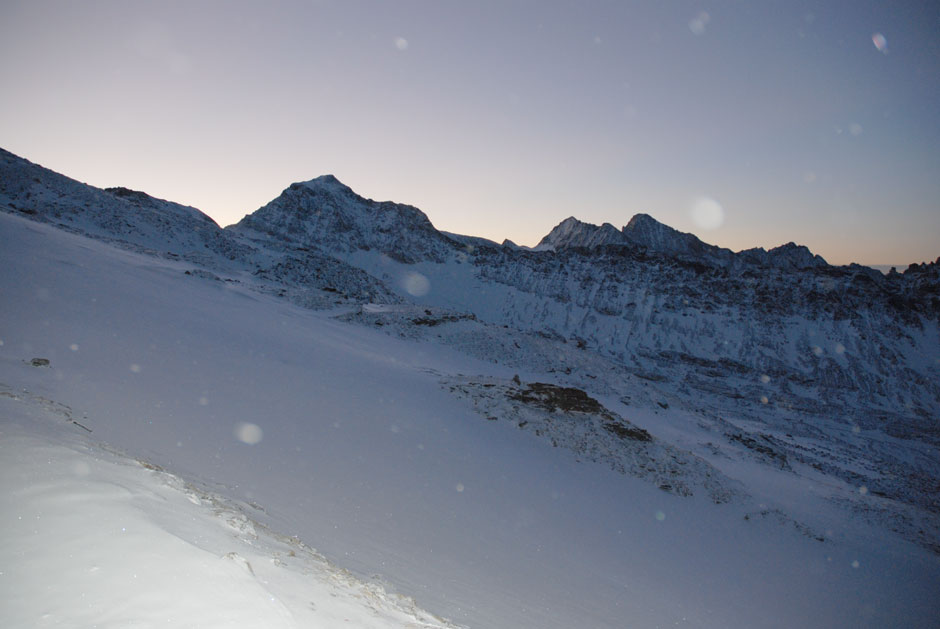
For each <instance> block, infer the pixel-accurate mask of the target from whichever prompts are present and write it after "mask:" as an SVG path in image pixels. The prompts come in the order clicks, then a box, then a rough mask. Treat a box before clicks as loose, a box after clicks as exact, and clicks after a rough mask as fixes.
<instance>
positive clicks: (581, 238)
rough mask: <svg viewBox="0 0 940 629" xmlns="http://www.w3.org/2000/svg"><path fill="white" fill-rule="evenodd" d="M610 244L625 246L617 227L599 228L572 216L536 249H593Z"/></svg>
mask: <svg viewBox="0 0 940 629" xmlns="http://www.w3.org/2000/svg"><path fill="white" fill-rule="evenodd" d="M610 244H623V238H622V237H621V234H620V232H619V231H617V228H616V227H614V226H613V225H611V224H610V223H604V224H603V225H601V226H600V227H598V226H597V225H592V224H590V223H585V222H582V221H580V220H578V219H576V218H575V217H573V216H570V217H568V218H566V219H565V220H563V221H562V222H561V223H559V224H558V225H557V226H556V227H555V228H554V229H553V230H552V231H551V232H549V233H548V235H547V236H545V237H544V238H542V240H541V241H539V244H538V245H536V247H535V248H536V250H558V249H565V248H568V247H587V248H591V247H598V246H601V245H610Z"/></svg>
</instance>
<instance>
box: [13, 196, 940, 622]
mask: <svg viewBox="0 0 940 629" xmlns="http://www.w3.org/2000/svg"><path fill="white" fill-rule="evenodd" d="M0 265H2V267H0V268H2V269H3V272H2V273H0V487H2V491H0V518H2V523H3V524H2V526H0V625H2V626H9V627H26V626H60V627H87V626H99V627H151V626H178V627H215V626H220V627H221V626H245V627H255V626H257V627H281V626H284V627H334V626H346V625H349V626H359V627H440V626H448V622H453V623H455V624H459V625H464V626H468V627H474V628H486V627H494V628H495V627H514V628H526V627H533V628H535V627H539V628H552V627H557V628H563V627H565V628H567V627H671V626H687V627H729V626H742V627H743V626H746V627H794V626H802V627H885V626H905V627H931V626H935V623H936V618H937V617H938V614H940V609H938V603H937V600H936V584H937V583H938V582H940V560H938V557H937V555H935V554H931V553H930V552H928V551H927V550H925V549H924V548H922V547H920V546H916V545H914V544H912V543H910V542H907V541H904V540H903V539H901V538H900V537H898V536H895V535H892V534H890V533H888V532H887V531H885V530H884V529H882V528H878V527H874V526H870V525H869V524H867V523H866V522H865V521H864V520H862V519H860V518H859V519H855V518H852V517H849V516H848V515H847V512H846V511H843V510H839V509H838V507H837V506H836V505H835V503H833V501H832V500H831V498H832V497H833V496H834V495H838V493H839V492H841V491H846V490H848V491H854V488H845V487H842V486H837V484H834V483H833V482H832V481H831V480H829V479H827V477H823V476H821V475H820V477H819V482H818V483H814V482H811V481H810V480H808V479H811V478H812V476H811V474H802V475H798V476H797V475H787V474H785V473H784V472H782V471H779V470H776V471H775V470H772V469H770V468H769V467H768V466H767V465H763V464H757V463H754V464H749V463H748V461H747V460H745V459H735V460H732V461H730V462H728V463H727V466H726V467H725V468H722V471H725V472H727V471H728V470H731V469H733V470H734V471H735V472H736V473H735V474H734V477H735V478H739V479H748V487H747V488H748V491H749V492H750V496H751V498H749V499H748V500H747V501H746V502H744V503H740V502H732V503H729V504H721V505H716V504H714V503H713V502H711V501H710V500H708V498H707V497H706V496H704V495H695V496H694V497H679V496H676V495H673V494H670V493H667V492H664V491H660V490H659V489H658V488H657V487H656V486H655V485H651V484H650V483H648V482H645V481H644V480H642V479H639V478H634V477H630V476H625V475H623V474H619V473H617V472H615V471H613V470H611V469H610V468H609V467H608V466H606V465H603V464H600V463H592V462H590V461H586V460H580V459H579V457H578V456H577V455H576V454H575V453H572V452H571V451H569V450H566V449H564V448H553V447H552V446H551V445H550V444H549V443H546V442H545V441H544V440H542V439H538V438H535V437H534V436H533V435H532V434H530V433H529V432H527V431H524V430H519V429H518V428H517V427H516V426H514V425H512V424H510V423H509V422H505V421H485V420H483V419H481V417H480V416H479V415H478V414H477V413H476V412H474V410H473V408H472V407H471V406H470V405H468V404H467V403H466V401H464V400H461V399H459V398H458V397H455V396H453V395H450V394H449V393H448V392H447V391H446V389H445V388H444V387H442V386H441V382H440V381H441V379H442V378H458V377H463V376H474V377H479V378H484V377H487V378H494V379H503V380H508V379H509V378H511V377H512V376H513V372H512V371H508V370H507V367H505V366H500V365H494V364H493V363H490V362H484V361H481V360H477V359H474V358H472V357H469V356H468V355H466V354H462V353H459V352H458V351H456V350H455V349H453V348H449V347H447V346H445V345H443V344H441V343H435V342H434V341H433V340H427V339H425V340H415V339H403V338H395V337H393V336H391V335H388V334H385V333H383V332H381V331H379V330H374V329H371V328H368V327H366V326H361V325H352V324H349V323H345V322H342V321H340V320H338V319H337V318H336V315H340V314H343V313H339V312H322V311H321V312H316V311H311V310H305V309H302V308H299V307H297V306H294V305H292V304H290V303H288V302H286V301H285V300H281V299H277V298H276V297H274V296H269V295H263V294H259V293H258V292H256V291H252V290H250V289H249V287H248V284H249V282H250V279H251V278H249V277H247V276H244V277H238V278H235V277H233V278H229V279H239V280H240V283H235V282H225V281H218V280H217V279H213V277H209V276H204V275H201V274H198V273H197V274H190V275H186V274H184V271H187V270H190V269H191V268H192V265H191V264H187V263H183V262H178V261H174V260H166V259H159V258H154V257H148V256H144V255H140V254H137V253H133V252H129V251H126V250H121V249H116V248H113V247H111V246H109V245H107V244H105V243H103V242H100V241H96V240H91V239H88V238H85V237H82V236H78V235H74V234H69V233H65V232H62V231H59V230H57V229H55V228H54V227H52V226H49V225H43V224H37V223H32V222H29V221H27V220H25V219H22V218H18V217H15V216H11V215H7V214H0ZM34 358H44V359H47V360H48V361H49V364H48V365H39V366H34V365H33V359H34ZM522 375H523V377H525V378H526V379H530V378H535V377H537V376H538V374H534V373H523V374H522ZM630 420H631V421H632V422H634V423H635V424H637V425H638V426H640V427H642V428H644V429H647V430H649V431H650V432H651V433H652V434H653V435H654V436H657V437H661V438H663V439H671V440H672V443H674V444H675V445H679V446H681V445H683V444H682V440H683V439H685V440H687V441H689V443H690V444H692V443H698V439H697V438H696V437H695V435H694V434H693V433H691V432H690V431H689V428H690V426H693V422H694V419H691V418H689V417H686V416H685V415H684V414H682V413H680V412H678V411H671V412H665V410H664V411H663V412H662V413H659V412H655V413H654V412H653V411H651V410H644V411H639V410H637V411H636V413H635V415H634V416H631V417H630ZM246 426H253V427H256V428H257V430H255V429H254V428H252V429H251V430H249V432H248V433H246V432H245V427H246ZM89 430H90V431H91V432H88V431H89ZM246 434H250V435H251V438H245V435H246ZM720 462H721V459H720V457H716V459H715V461H712V463H713V464H716V465H720ZM782 513H786V514H788V516H787V517H783V516H782V515H780V514H782ZM745 516H747V517H745ZM797 516H798V517H800V518H803V517H804V516H805V517H806V518H807V520H806V521H807V522H808V523H807V524H805V525H804V524H801V525H800V526H794V524H793V521H792V520H791V519H790V518H791V517H797ZM801 522H802V520H801ZM817 530H818V531H820V532H821V535H819V537H822V538H823V541H820V540H818V539H816V537H817V535H816V533H815V531H817ZM313 548H316V551H314V550H313ZM443 618H447V619H449V621H445V620H442V619H443Z"/></svg>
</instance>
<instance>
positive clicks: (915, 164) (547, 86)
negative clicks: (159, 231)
mask: <svg viewBox="0 0 940 629" xmlns="http://www.w3.org/2000/svg"><path fill="white" fill-rule="evenodd" d="M0 85H3V92H4V98H3V99H0V146H2V147H3V148H5V149H7V150H10V151H12V152H14V153H16V154H18V155H20V156H22V157H25V158H27V159H29V160H31V161H34V162H36V163H39V164H41V165H43V166H46V167H48V168H51V169H53V170H56V171H58V172H61V173H63V174H65V175H68V176H70V177H73V178H75V179H79V180H81V181H85V182H87V183H90V184H92V185H96V186H102V187H105V186H116V185H122V186H126V187H129V188H134V189H138V190H144V191H146V192H148V193H149V194H152V195H154V196H157V197H161V198H165V199H170V200H173V201H177V202H180V203H185V204H188V205H193V206H195V207H198V208H200V209H201V210H203V211H204V212H206V213H207V214H209V215H210V216H212V217H213V218H214V219H215V220H216V221H217V222H218V223H220V224H221V225H228V224H231V223H233V222H236V221H238V220H239V219H240V218H241V217H242V216H244V215H245V214H247V213H250V212H252V211H254V210H255V209H257V208H258V207H260V206H262V205H264V204H265V203H267V202H268V201H270V200H271V199H273V198H274V197H276V196H277V195H278V194H279V193H280V192H281V190H283V189H284V188H286V187H287V186H288V185H289V184H290V183H292V182H294V181H304V180H308V179H311V178H313V177H316V176H318V175H321V174H325V173H332V174H334V175H336V176H337V177H338V178H339V179H340V180H341V181H343V182H344V183H346V184H347V185H349V186H351V187H352V188H353V190H355V191H356V192H358V193H359V194H361V195H363V196H366V197H370V198H375V199H379V200H394V201H398V202H401V203H409V204H412V205H415V206H417V207H419V208H420V209H422V210H423V211H424V212H425V213H426V214H428V216H429V217H430V219H431V221H432V222H433V223H434V225H435V226H436V227H438V228H439V229H442V230H446V231H451V232H458V233H463V234H470V235H475V236H482V237H485V238H490V239H492V240H496V241H497V242H501V241H502V240H503V239H504V238H509V239H511V240H513V241H515V242H517V243H519V244H524V245H534V244H536V243H537V242H538V240H539V239H540V238H541V237H542V236H544V235H545V234H546V233H547V232H548V231H549V230H550V229H551V228H552V227H554V226H555V225H556V224H557V223H559V222H560V221H561V220H563V219H564V218H566V217H568V216H576V217H578V218H579V219H581V220H584V221H588V222H591V223H596V224H600V223H603V222H609V223H612V224H614V225H615V226H617V227H620V226H622V225H624V224H626V223H627V222H628V221H629V219H630V217H631V216H633V215H634V214H636V213H639V212H645V213H648V214H651V215H652V216H654V217H655V218H657V219H658V220H660V221H662V222H664V223H666V224H668V225H671V226H673V227H675V228H677V229H680V230H682V231H688V232H692V233H695V234H696V235H698V236H699V237H700V238H702V239H703V240H705V241H706V242H710V243H713V244H717V245H720V246H724V247H729V248H731V249H734V250H740V249H746V248H750V247H756V246H763V247H767V248H770V247H773V246H777V245H780V244H783V243H785V242H789V241H794V242H797V243H799V244H804V245H807V246H808V247H810V249H812V250H813V251H814V252H815V253H818V254H820V255H822V256H823V257H825V258H826V259H827V260H828V261H829V262H830V263H834V264H846V263H849V262H860V263H864V264H897V265H899V266H904V265H906V264H908V263H911V262H921V261H925V260H934V259H936V258H937V256H938V255H940V202H938V199H940V114H938V111H940V5H937V4H931V3H926V2H910V1H904V2H887V1H886V2H872V1H866V0H838V1H832V2H817V1H812V2H810V1H801V0H789V1H781V0H766V1H761V2H748V1H736V2H732V1H723V2H711V3H709V2H693V1H688V2H686V1H679V0H677V1H674V2H653V1H642V2H639V1H637V2H629V1H622V2H567V1H561V0H553V1H536V0H501V1H487V0H485V1H481V2H458V1H456V0H436V1H431V0H425V1H416V0H399V1H396V2H378V1H369V2H367V1H355V0H347V1H343V0H336V1H329V0H323V1H306V2H301V1H294V2H290V1H277V2H267V3H261V2H248V1H236V0H232V1H229V2H222V1H215V0H203V1H198V2H182V1H168V2H137V1H134V0H120V1H115V2H98V1H90V2H69V1H61V2H49V1H44V0H27V1H11V0H2V2H0ZM703 200H704V202H703Z"/></svg>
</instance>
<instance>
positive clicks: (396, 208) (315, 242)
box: [226, 175, 456, 262]
mask: <svg viewBox="0 0 940 629" xmlns="http://www.w3.org/2000/svg"><path fill="white" fill-rule="evenodd" d="M226 230H229V231H231V232H233V233H236V234H241V235H246V236H249V237H255V238H258V237H260V238H262V239H264V240H268V241H274V242H281V243H283V244H290V245H291V246H301V247H312V248H317V249H321V250H323V251H324V252H328V253H332V254H336V253H350V252H353V251H371V250H377V251H380V252H382V253H384V254H386V255H388V256H389V257H391V258H393V259H396V260H399V261H401V262H416V261H418V260H422V259H428V260H435V261H440V260H443V259H444V258H445V257H446V255H447V253H448V252H450V251H452V250H453V249H454V248H455V247H456V243H455V242H454V241H453V240H452V239H450V238H448V237H447V236H445V235H444V234H442V233H441V232H439V231H437V230H436V229H435V228H434V226H433V225H432V224H431V221H430V220H429V219H428V217H427V215H425V214H424V212H422V211H421V210H419V209H418V208H416V207H413V206H411V205H403V204H399V203H392V202H390V201H382V202H379V201H373V200H372V199H366V198H364V197H361V196H359V195H358V194H356V193H355V192H353V190H352V189H351V188H350V187H349V186H347V185H345V184H343V183H342V182H340V181H339V180H338V179H337V178H336V177H334V176H333V175H322V176H320V177H316V178H314V179H311V180H309V181H306V182H302V183H293V184H291V185H290V186H288V187H287V188H286V189H285V190H284V191H283V192H282V193H281V194H280V196H278V197H277V198H276V199H274V200H273V201H271V202H270V203H268V204H267V205H265V206H264V207H262V208H260V209H258V210H256V211H255V212H253V213H252V214H249V215H248V216H246V217H244V218H243V219H242V220H241V221H239V222H238V223H237V224H235V225H232V226H229V227H226Z"/></svg>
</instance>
